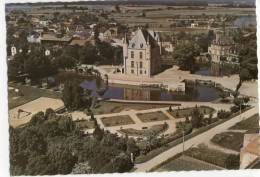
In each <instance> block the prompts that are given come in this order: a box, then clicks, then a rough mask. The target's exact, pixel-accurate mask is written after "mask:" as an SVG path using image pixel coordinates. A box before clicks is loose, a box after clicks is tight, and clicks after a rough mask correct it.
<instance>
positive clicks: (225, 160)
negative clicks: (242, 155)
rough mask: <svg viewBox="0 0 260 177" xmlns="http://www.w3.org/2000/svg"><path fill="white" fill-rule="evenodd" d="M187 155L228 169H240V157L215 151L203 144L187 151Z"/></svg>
mask: <svg viewBox="0 0 260 177" xmlns="http://www.w3.org/2000/svg"><path fill="white" fill-rule="evenodd" d="M185 155H188V156H190V157H193V158H196V159H199V160H202V161H205V162H208V163H212V164H215V165H217V166H220V167H223V168H226V169H238V168H239V155H233V154H227V153H224V152H221V151H218V150H213V149H210V148H208V147H207V146H205V145H203V144H201V145H199V146H198V147H192V148H190V149H188V150H187V151H185Z"/></svg>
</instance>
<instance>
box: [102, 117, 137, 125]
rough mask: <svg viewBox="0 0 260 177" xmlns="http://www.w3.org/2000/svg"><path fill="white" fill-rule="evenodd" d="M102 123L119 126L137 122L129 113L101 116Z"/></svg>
mask: <svg viewBox="0 0 260 177" xmlns="http://www.w3.org/2000/svg"><path fill="white" fill-rule="evenodd" d="M101 121H102V123H103V124H104V126H105V127H112V126H119V125H128V124H134V123H135V122H134V121H133V120H132V119H131V117H129V116H128V115H124V116H113V117H103V118H101Z"/></svg>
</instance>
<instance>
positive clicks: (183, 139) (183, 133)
mask: <svg viewBox="0 0 260 177" xmlns="http://www.w3.org/2000/svg"><path fill="white" fill-rule="evenodd" d="M184 128H185V125H183V126H182V155H184V141H185V138H184V135H185V132H184Z"/></svg>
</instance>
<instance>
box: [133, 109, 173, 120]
mask: <svg viewBox="0 0 260 177" xmlns="http://www.w3.org/2000/svg"><path fill="white" fill-rule="evenodd" d="M137 117H138V118H139V119H140V120H141V121H142V122H153V121H161V120H168V119H169V118H168V117H167V116H166V115H165V114H164V113H163V112H161V111H157V112H150V113H138V114H137Z"/></svg>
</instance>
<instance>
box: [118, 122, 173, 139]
mask: <svg viewBox="0 0 260 177" xmlns="http://www.w3.org/2000/svg"><path fill="white" fill-rule="evenodd" d="M167 128H168V125H167V124H158V125H152V126H151V127H150V128H148V129H142V130H137V129H133V128H127V129H120V130H119V132H121V133H123V134H127V135H129V136H145V135H147V134H148V133H150V132H153V133H155V134H159V133H162V132H164V131H165V130H166V129H167Z"/></svg>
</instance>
